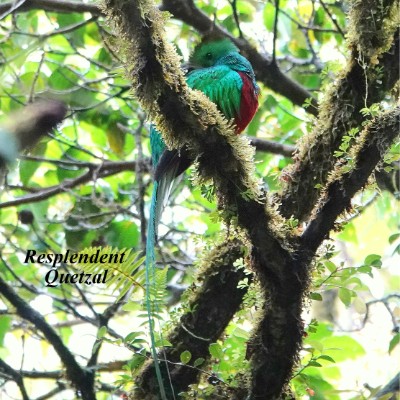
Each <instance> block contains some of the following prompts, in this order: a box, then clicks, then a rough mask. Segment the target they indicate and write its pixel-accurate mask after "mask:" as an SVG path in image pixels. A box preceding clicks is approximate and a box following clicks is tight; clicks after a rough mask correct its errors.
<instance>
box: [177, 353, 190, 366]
mask: <svg viewBox="0 0 400 400" xmlns="http://www.w3.org/2000/svg"><path fill="white" fill-rule="evenodd" d="M179 358H180V360H181V363H182V364H188V363H189V361H190V360H191V358H192V353H191V352H190V351H188V350H185V351H184V352H182V353H181V355H180V356H179Z"/></svg>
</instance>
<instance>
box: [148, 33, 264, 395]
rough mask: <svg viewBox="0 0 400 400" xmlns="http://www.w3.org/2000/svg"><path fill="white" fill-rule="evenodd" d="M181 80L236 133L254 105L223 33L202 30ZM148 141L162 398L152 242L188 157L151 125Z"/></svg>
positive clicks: (242, 67) (247, 75)
mask: <svg viewBox="0 0 400 400" xmlns="http://www.w3.org/2000/svg"><path fill="white" fill-rule="evenodd" d="M186 82H187V84H188V86H189V87H190V88H192V89H197V90H200V91H202V92H203V93H204V94H205V95H206V96H207V97H208V98H209V99H210V100H211V101H212V102H213V103H215V104H216V106H217V108H218V109H219V111H220V112H221V113H222V114H223V115H224V117H225V118H226V119H228V120H233V121H234V130H235V132H236V133H237V134H239V133H241V132H242V131H243V130H244V129H245V128H246V127H247V125H248V124H249V123H250V121H251V120H252V118H253V117H254V114H255V113H256V111H257V108H258V97H259V93H260V89H259V86H258V85H257V83H256V78H255V74H254V71H253V68H252V66H251V64H250V62H249V61H248V60H247V59H246V58H245V57H244V56H242V55H241V54H240V53H239V49H238V47H237V46H236V45H235V44H234V43H233V42H232V41H231V40H230V39H228V38H224V37H215V36H214V35H207V36H205V37H203V39H202V40H201V42H200V43H199V44H198V45H197V46H196V47H195V48H194V50H193V53H192V54H191V56H190V58H189V63H188V68H187V74H186ZM150 147H151V154H152V165H153V170H154V179H153V193H152V198H151V203H150V213H149V220H148V229H147V241H146V266H145V267H146V308H147V313H148V319H149V325H150V336H151V337H150V339H151V343H152V346H151V347H152V348H151V353H152V356H153V359H154V363H155V370H156V375H157V380H158V383H159V386H160V390H161V398H162V399H164V398H166V397H165V396H166V395H165V391H164V388H163V382H162V377H161V371H160V368H159V365H158V358H157V351H156V348H155V346H154V343H155V339H154V321H153V318H152V315H153V314H154V313H155V311H156V310H154V304H152V303H154V302H155V300H154V299H155V295H154V293H153V294H152V288H153V289H154V286H155V276H156V275H155V271H156V269H155V244H156V241H157V230H158V224H159V221H160V217H161V213H162V211H163V208H164V206H165V204H166V202H167V199H168V197H169V194H170V191H171V187H172V183H173V182H174V180H175V179H176V178H177V177H178V176H179V175H181V174H182V173H183V172H184V171H185V170H186V169H187V168H188V167H189V166H190V165H191V163H192V161H193V160H191V159H190V158H189V157H188V156H187V154H186V152H185V151H184V149H178V150H169V149H167V148H166V145H165V143H164V141H163V139H162V136H161V134H160V133H159V132H158V131H157V129H156V128H155V127H154V126H152V127H151V130H150Z"/></svg>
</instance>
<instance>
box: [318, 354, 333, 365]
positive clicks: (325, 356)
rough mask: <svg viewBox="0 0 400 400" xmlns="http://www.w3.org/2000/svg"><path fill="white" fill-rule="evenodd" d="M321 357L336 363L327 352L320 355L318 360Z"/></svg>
mask: <svg viewBox="0 0 400 400" xmlns="http://www.w3.org/2000/svg"><path fill="white" fill-rule="evenodd" d="M319 359H322V360H326V361H330V362H331V363H336V361H335V360H334V359H333V358H332V357H330V356H327V355H325V354H323V355H322V356H319V357H318V360H319Z"/></svg>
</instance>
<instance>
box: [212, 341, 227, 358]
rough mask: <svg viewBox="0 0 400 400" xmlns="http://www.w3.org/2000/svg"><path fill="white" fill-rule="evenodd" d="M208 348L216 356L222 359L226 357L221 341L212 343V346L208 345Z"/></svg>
mask: <svg viewBox="0 0 400 400" xmlns="http://www.w3.org/2000/svg"><path fill="white" fill-rule="evenodd" d="M208 350H209V351H210V354H211V355H212V356H213V357H214V358H219V359H220V360H221V359H223V358H224V352H223V350H222V346H221V345H220V344H219V343H211V344H210V346H208Z"/></svg>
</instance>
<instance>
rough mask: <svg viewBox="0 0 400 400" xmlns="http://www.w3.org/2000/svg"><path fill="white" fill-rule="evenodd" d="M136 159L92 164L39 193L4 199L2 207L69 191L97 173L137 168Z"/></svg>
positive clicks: (104, 175) (102, 173) (112, 172)
mask: <svg viewBox="0 0 400 400" xmlns="http://www.w3.org/2000/svg"><path fill="white" fill-rule="evenodd" d="M135 166H136V162H135V161H121V162H111V161H110V162H104V163H102V164H90V166H89V170H88V171H87V172H85V173H83V174H82V175H80V176H78V177H76V178H73V179H66V180H64V181H63V182H61V183H60V184H59V185H54V186H50V187H47V188H44V189H42V190H40V191H39V192H37V193H32V194H28V195H26V196H23V197H19V198H16V199H14V200H9V201H4V202H3V203H0V209H1V208H8V207H15V206H19V205H21V204H30V203H36V202H38V201H42V200H46V199H48V198H50V197H53V196H55V195H57V194H60V193H64V192H68V191H69V190H71V189H73V188H74V187H77V186H79V185H82V184H84V183H87V182H90V181H91V180H93V179H94V174H95V173H97V178H106V177H108V176H112V175H115V174H118V173H120V172H122V171H132V170H134V169H135ZM143 167H144V169H145V170H147V169H148V168H149V166H148V163H146V162H145V163H144V166H143Z"/></svg>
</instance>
